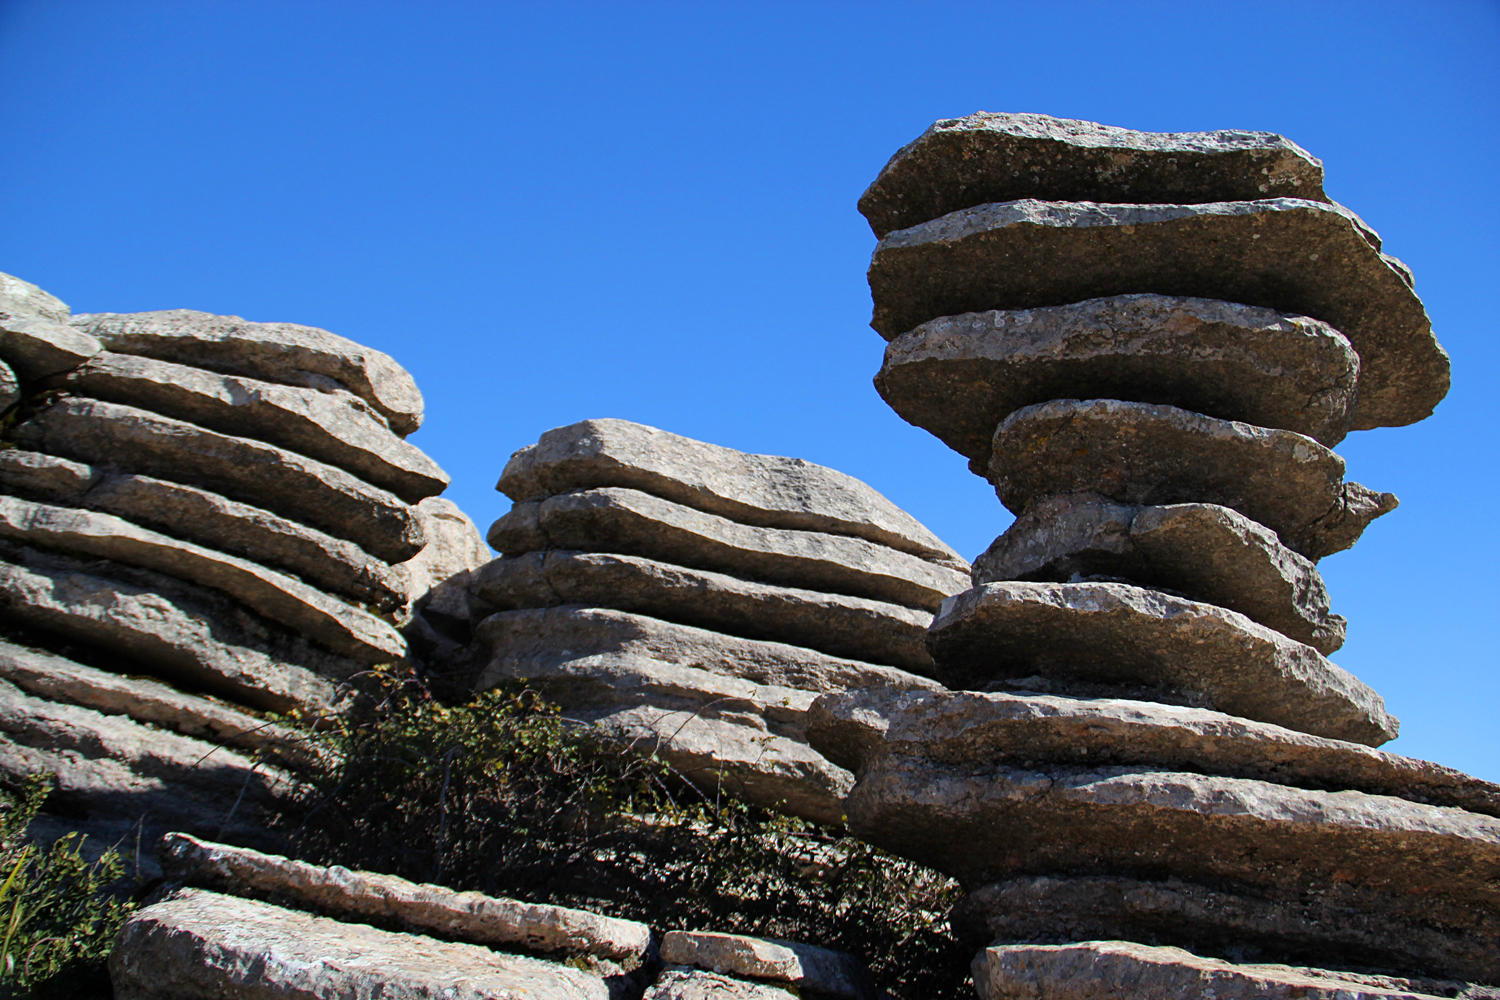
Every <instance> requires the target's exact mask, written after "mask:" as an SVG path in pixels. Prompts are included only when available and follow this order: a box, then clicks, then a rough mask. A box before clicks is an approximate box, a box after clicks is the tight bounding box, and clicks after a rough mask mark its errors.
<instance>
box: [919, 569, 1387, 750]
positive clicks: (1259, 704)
mask: <svg viewBox="0 0 1500 1000" xmlns="http://www.w3.org/2000/svg"><path fill="white" fill-rule="evenodd" d="M928 648H929V650H931V652H932V658H933V660H934V662H935V663H936V664H937V669H936V670H935V671H934V676H936V677H938V678H939V679H940V680H942V681H944V682H945V683H947V684H948V685H949V686H951V687H980V686H983V685H985V684H988V683H991V682H996V681H998V682H1004V681H1005V680H1006V679H1007V678H1016V677H1024V676H1026V675H1028V674H1033V673H1034V674H1040V675H1042V676H1044V677H1055V678H1059V679H1062V680H1071V679H1078V680H1082V681H1094V682H1103V683H1125V684H1129V683H1132V682H1137V683H1140V682H1143V683H1146V684H1154V685H1159V686H1161V687H1163V688H1168V689H1172V688H1178V689H1186V690H1189V691H1197V692H1202V694H1204V695H1205V696H1206V697H1207V699H1208V701H1209V702H1210V704H1211V706H1212V707H1214V708H1216V709H1218V710H1220V711H1223V712H1228V713H1230V714H1233V715H1238V716H1242V717H1244V718H1247V719H1254V720H1256V721H1258V722H1270V723H1274V724H1275V725H1279V726H1285V727H1287V728H1288V729H1296V730H1299V731H1301V732H1305V733H1311V734H1313V735H1315V736H1326V737H1329V738H1331V739H1340V740H1348V741H1351V742H1354V743H1364V744H1367V745H1370V746H1379V745H1380V744H1382V743H1385V742H1386V741H1388V740H1392V739H1395V738H1396V733H1397V731H1398V727H1399V723H1398V722H1397V721H1396V718H1395V717H1394V716H1392V715H1389V714H1388V713H1387V712H1386V710H1385V702H1384V701H1383V700H1382V699H1381V697H1380V696H1379V695H1378V694H1376V693H1375V692H1374V691H1373V690H1371V689H1370V688H1369V687H1368V686H1367V685H1365V684H1363V683H1361V682H1360V681H1359V680H1358V679H1356V678H1355V677H1354V676H1353V675H1352V674H1350V673H1348V672H1347V671H1345V670H1343V669H1341V668H1339V667H1337V666H1335V665H1334V664H1332V663H1329V662H1328V661H1327V660H1326V659H1324V658H1323V656H1322V655H1320V654H1319V653H1318V651H1317V650H1315V649H1313V648H1312V647H1311V646H1304V645H1303V644H1301V643H1299V642H1294V641H1292V640H1291V639H1288V638H1287V637H1286V636H1284V635H1282V634H1280V633H1279V632H1273V631H1271V630H1270V629H1268V628H1266V627H1264V626H1262V625H1257V624H1255V623H1254V622H1252V621H1251V620H1250V619H1248V618H1246V617H1245V616H1244V615H1241V614H1238V613H1237V612H1234V611H1229V610H1227V609H1225V608H1220V607H1216V606H1214V605H1211V604H1200V603H1198V602H1195V601H1187V600H1183V599H1182V598H1178V597H1172V596H1170V595H1168V594H1163V593H1161V592H1159V591H1154V590H1146V589H1143V588H1141V587H1132V586H1129V585H1127V584H1122V583H1022V582H1008V583H987V584H984V585H982V586H979V587H975V588H974V589H973V590H970V591H968V592H967V593H964V594H960V595H958V596H957V597H954V598H951V599H949V600H948V601H946V602H944V606H943V609H942V611H940V612H939V613H938V616H937V618H936V619H935V620H934V621H933V623H932V630H931V632H930V633H929V636H928Z"/></svg>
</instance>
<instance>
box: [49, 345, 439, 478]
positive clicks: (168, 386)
mask: <svg viewBox="0 0 1500 1000" xmlns="http://www.w3.org/2000/svg"><path fill="white" fill-rule="evenodd" d="M48 384H49V385H50V386H53V387H57V388H63V389H67V390H70V391H73V392H76V393H78V394H79V395H82V396H90V397H92V398H94V399H102V400H105V401H106V402H111V403H124V404H126V405H128V406H135V407H139V408H141V409H144V410H150V411H152V412H154V413H159V414H161V415H163V416H167V417H175V418H176V419H178V420H186V421H188V422H190V423H194V424H197V425H198V426H200V427H207V428H209V429H210V430H216V431H220V432H222V433H224V434H233V435H235V436H237V437H247V438H255V439H258V440H261V441H266V442H268V443H270V444H274V445H278V446H280V447H282V448H286V449H288V450H290V451H294V452H296V453H298V454H299V455H306V456H307V457H308V458H315V459H317V460H318V461H320V462H327V463H328V464H329V465H333V466H337V467H338V468H341V469H343V470H345V471H346V472H351V473H353V474H354V475H356V476H358V477H359V478H361V479H363V480H365V481H366V482H368V483H372V484H373V485H375V486H379V487H380V488H381V489H386V490H390V491H391V492H392V493H394V494H396V495H397V496H399V497H400V498H401V499H402V500H405V501H406V502H407V503H416V502H417V501H419V500H421V499H423V498H424V497H429V496H434V495H436V494H438V493H441V492H442V491H443V490H444V489H445V488H446V487H447V485H448V482H449V479H448V474H447V473H446V472H444V471H443V470H442V469H440V468H438V465H437V463H436V462H434V461H433V460H432V459H430V458H428V457H427V456H426V455H424V454H423V453H422V452H421V450H420V449H418V448H417V447H416V446H414V445H412V444H409V443H408V442H406V441H403V440H402V439H401V438H400V437H398V436H396V435H395V434H394V433H392V432H391V429H390V428H389V426H387V424H386V421H385V418H384V417H382V416H381V415H380V414H378V413H376V412H375V411H374V410H372V409H371V408H370V406H369V404H368V403H366V402H365V401H364V400H363V399H362V398H360V397H359V396H356V395H354V394H353V393H350V392H345V391H343V390H330V389H322V390H319V389H309V388H302V387H295V386H286V385H278V384H276V383H274V382H263V381H261V380H259V379H254V378H247V377H245V376H243V375H221V374H219V373H218V372H212V371H207V370H205V369H202V368H194V367H191V366H189V365H180V364H174V363H172V362H169V361H158V360H156V359H154V358H144V357H137V356H134V355H130V354H115V353H113V352H110V351H106V352H104V353H102V354H98V355H96V356H95V357H93V358H91V359H89V360H88V361H87V362H86V363H85V364H83V365H81V366H79V367H77V368H75V369H73V370H72V371H69V372H67V373H65V374H63V375H60V376H58V377H56V378H54V379H51V380H49V383H48Z"/></svg>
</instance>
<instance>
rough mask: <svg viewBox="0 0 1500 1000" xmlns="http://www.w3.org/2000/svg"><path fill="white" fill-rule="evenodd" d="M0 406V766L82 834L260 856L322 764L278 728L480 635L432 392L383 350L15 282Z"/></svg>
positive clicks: (278, 326)
mask: <svg viewBox="0 0 1500 1000" xmlns="http://www.w3.org/2000/svg"><path fill="white" fill-rule="evenodd" d="M0 395H3V396H4V399H3V402H4V404H5V406H6V411H5V416H4V440H3V441H0V623H3V637H0V702H3V706H0V715H3V722H0V773H3V774H4V775H7V776H11V777H14V776H18V775H21V774H27V773H33V772H36V771H51V772H54V773H55V774H56V775H57V778H58V782H59V787H58V789H57V791H56V792H55V793H54V795H53V797H52V799H50V800H49V808H52V809H57V810H62V811H64V812H67V813H68V814H70V816H71V817H73V818H70V819H69V820H68V824H69V825H70V826H71V827H73V828H80V827H81V828H82V829H85V830H87V831H89V832H91V833H94V834H95V835H97V836H99V837H101V838H102V839H103V841H104V842H105V843H110V842H115V841H117V840H120V839H121V838H122V837H125V838H126V839H127V842H129V843H135V842H138V841H139V840H141V839H144V841H145V842H146V843H147V844H149V843H150V842H151V841H152V840H153V839H154V837H155V836H156V835H157V834H159V833H160V832H162V831H163V830H166V829H186V830H189V831H195V832H201V833H206V834H208V835H220V834H223V835H227V834H228V833H229V832H231V831H232V832H234V834H235V835H236V837H238V838H239V839H241V840H242V841H243V842H248V843H263V842H264V841H265V838H266V834H265V833H264V830H263V829H262V828H261V827H260V826H259V824H258V823H256V822H255V818H256V815H257V808H258V806H259V805H260V804H262V803H263V802H266V801H268V799H269V797H271V796H273V795H275V794H276V793H277V791H278V790H285V789H286V788H287V787H288V786H289V784H290V783H294V782H295V781H296V773H297V771H298V769H299V768H300V767H302V766H304V765H305V764H306V763H307V759H306V750H305V749H303V748H302V747H301V746H300V745H299V742H298V740H297V738H296V737H295V736H294V735H293V733H292V732H291V731H290V730H288V729H285V728H283V727H281V726H279V725H278V724H276V723H275V722H274V721H273V720H271V719H268V718H267V717H266V714H267V713H276V714H287V713H293V712H295V713H299V714H302V715H304V716H308V717H312V716H316V715H318V714H320V713H326V712H336V711H338V710H339V709H340V706H341V704H343V703H344V702H345V701H346V695H347V688H346V687H345V684H344V682H345V681H347V680H348V679H349V678H350V677H352V676H353V675H355V674H357V673H358V672H360V671H363V670H365V669H367V668H368V667H370V666H372V665H375V664H381V663H394V662H399V661H403V660H406V659H408V658H410V657H413V656H420V655H421V654H423V653H427V652H431V651H433V650H438V649H441V648H442V647H443V644H444V643H447V644H448V645H449V646H452V645H455V644H456V643H457V642H461V641H464V640H465V639H466V638H467V637H466V636H465V635H463V634H456V635H455V634H454V633H455V631H456V630H458V631H459V632H460V633H461V631H462V629H465V628H466V627H467V617H468V610H467V604H466V595H467V582H468V571H470V570H472V569H475V568H477V567H478V566H480V565H482V564H483V563H484V562H486V561H488V559H489V558H490V556H491V553H490V552H489V550H488V548H486V547H485V545H484V543H483V541H482V539H481V538H480V537H479V533H478V531H477V529H475V527H474V526H473V524H472V523H471V522H470V521H469V520H468V519H467V518H466V517H464V516H463V514H462V513H461V512H459V511H458V509H457V508H456V507H454V506H453V505H452V504H451V503H450V502H449V501H446V500H443V499H441V498H439V497H438V496H437V494H439V493H441V492H442V490H443V489H444V487H446V485H447V483H448V476H447V475H446V474H445V473H444V472H443V471H442V470H441V469H440V468H438V466H437V465H436V464H435V463H434V462H433V461H432V460H431V459H430V458H428V457H427V456H426V455H424V454H423V453H422V452H421V451H420V450H418V449H417V448H415V447H414V446H413V445H411V444H410V443H409V442H407V441H406V440H405V438H406V436H407V435H408V434H409V433H410V432H412V431H414V430H416V429H417V427H418V426H419V425H420V424H421V420H422V396H421V393H420V392H419V391H418V390H417V387H416V384H415V383H414V382H413V381H412V379H411V376H410V375H409V374H407V373H406V371H404V370H403V369H402V368H401V367H400V366H399V365H397V364H396V363H395V362H394V361H392V360H391V359H390V358H389V357H387V356H386V355H384V354H381V353H380V352H378V351H373V350H370V349H369V348H366V347H361V346H360V345H358V344H355V343H353V342H352V341H349V340H346V339H344V338H342V337H338V336H335V335H334V334H331V333H327V332H325V331H322V330H316V329H313V328H311V327H305V326H295V325H292V324H286V323H249V322H246V321H244V320H241V319H239V318H238V317H233V316H212V315H209V314H207V313H199V312H191V311H187V310H176V311H171V312H156V313H138V314H114V313H103V314H94V315H80V316H73V315H71V314H70V311H69V309H68V307H67V306H66V305H65V304H63V303H62V302H61V301H59V300H58V299H56V298H54V297H53V296H51V295H49V294H47V293H46V292H44V291H42V290H41V289H39V288H37V287H36V286H34V285H31V284H29V283H27V282H24V281H21V280H19V279H17V278H12V277H10V276H7V275H0ZM78 817H82V819H79V818H78ZM146 857H147V858H149V852H147V854H146Z"/></svg>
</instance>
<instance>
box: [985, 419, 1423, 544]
mask: <svg viewBox="0 0 1500 1000" xmlns="http://www.w3.org/2000/svg"><path fill="white" fill-rule="evenodd" d="M989 471H990V480H991V482H993V483H994V484H995V492H996V493H997V494H998V495H999V497H1000V500H1001V502H1003V503H1004V504H1005V505H1006V506H1007V507H1009V508H1010V509H1011V510H1012V511H1014V512H1015V513H1017V514H1020V513H1022V512H1023V511H1024V510H1025V509H1026V507H1027V506H1028V505H1029V504H1031V503H1034V502H1035V501H1037V500H1039V499H1040V498H1042V497H1045V496H1052V495H1057V494H1063V493H1086V492H1089V491H1094V492H1097V493H1100V494H1102V495H1104V496H1106V497H1108V498H1109V499H1111V500H1116V501H1120V502H1122V503H1136V504H1172V503H1214V504H1219V505H1221V506H1224V507H1229V508H1231V509H1233V510H1237V511H1239V512H1240V513H1241V514H1244V515H1245V516H1246V517H1249V518H1251V519H1252V520H1255V521H1259V522H1260V523H1261V524H1263V525H1265V526H1266V527H1268V528H1270V529H1271V530H1272V531H1274V532H1276V534H1277V535H1279V536H1280V537H1281V541H1282V542H1283V543H1285V544H1286V545H1287V546H1288V547H1289V548H1291V549H1293V550H1295V551H1297V552H1300V553H1302V554H1303V555H1305V556H1308V557H1309V558H1312V559H1319V558H1321V557H1323V556H1326V555H1329V554H1331V553H1334V552H1338V551H1340V550H1342V549H1346V548H1348V547H1349V546H1351V545H1353V544H1354V543H1355V542H1356V541H1357V540H1358V539H1359V536H1360V534H1361V533H1362V532H1363V531H1364V529H1365V526H1366V525H1367V524H1369V522H1370V521H1372V520H1374V519H1375V518H1377V517H1379V516H1381V515H1382V514H1385V513H1388V512H1389V511H1391V510H1394V509H1395V507H1396V504H1397V500H1396V498H1395V496H1393V495H1392V494H1389V493H1375V492H1374V491H1372V490H1369V489H1367V488H1365V487H1363V486H1360V485H1359V484H1358V483H1346V482H1344V460H1343V459H1342V458H1340V457H1339V456H1338V455H1336V454H1334V453H1333V452H1332V451H1329V450H1328V449H1327V448H1325V447H1323V446H1322V445H1320V444H1318V443H1317V442H1316V441H1313V440H1312V439H1311V438H1307V437H1304V436H1303V435H1301V434H1296V433H1293V432H1291V431H1281V430H1272V429H1268V428H1264V427H1255V426H1253V425H1251V424H1245V423H1240V422H1238V421H1234V420H1219V419H1216V418H1214V417H1205V416H1203V415H1202V414H1198V413H1192V412H1190V411H1188V410H1182V409H1178V408H1177V407H1175V406H1160V405H1153V404H1149V403H1130V402H1122V401H1120V400H1114V399H1088V400H1078V399H1054V400H1052V401H1050V402H1047V403H1041V404H1038V405H1035V406H1028V407H1025V408H1023V409H1020V410H1017V411H1016V412H1014V413H1012V414H1011V415H1010V416H1008V417H1006V418H1005V420H1004V422H1002V423H1001V424H1000V426H999V427H998V428H997V429H996V430H995V437H994V452H993V454H992V455H991V456H990V465H989Z"/></svg>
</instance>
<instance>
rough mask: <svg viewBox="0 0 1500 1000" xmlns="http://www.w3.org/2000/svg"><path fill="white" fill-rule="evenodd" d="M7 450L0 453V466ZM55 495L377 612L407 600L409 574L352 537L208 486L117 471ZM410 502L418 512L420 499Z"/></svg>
mask: <svg viewBox="0 0 1500 1000" xmlns="http://www.w3.org/2000/svg"><path fill="white" fill-rule="evenodd" d="M6 454H9V453H6V452H0V468H3V462H4V461H5V459H4V456H5V455H6ZM56 461H59V462H60V461H63V460H62V459H57V460H56ZM75 464H76V463H71V462H69V463H68V465H75ZM78 468H80V469H86V468H88V467H87V466H78ZM0 476H3V473H0ZM0 481H3V480H0ZM60 502H64V503H68V504H69V505H70V506H87V507H91V508H95V509H97V510H102V511H106V512H108V513H110V514H116V515H118V516H120V517H122V518H125V519H126V520H129V521H133V522H135V523H136V524H141V525H145V526H147V527H151V528H156V529H158V530H160V531H165V532H168V533H169V534H173V535H176V536H178V537H179V538H184V539H187V540H188V541H192V542H197V543H199V544H200V545H207V546H211V547H212V548H216V549H219V550H220V551H223V552H229V553H233V554H235V555H239V556H244V557H245V558H247V559H251V560H253V561H255V562H257V563H262V564H264V565H266V566H269V567H272V568H276V569H282V570H286V571H288V572H291V573H295V574H297V575H298V576H300V577H302V578H303V579H304V580H306V581H308V582H309V583H311V584H313V585H314V586H316V587H319V588H321V589H324V590H327V591H330V592H332V593H337V594H347V595H349V596H350V597H353V598H355V599H356V600H358V601H361V602H364V603H365V604H368V605H369V606H370V607H372V608H374V609H375V610H376V611H378V612H382V613H390V612H396V611H399V610H400V609H401V608H402V607H404V606H405V605H406V604H407V603H408V589H409V586H410V579H411V578H410V575H409V573H408V571H407V570H406V569H404V568H402V567H396V566H390V565H388V564H386V563H383V562H381V561H380V560H379V559H376V558H374V557H373V556H371V555H370V554H369V553H367V552H366V551H365V550H364V549H362V548H360V547H359V546H358V545H355V544H354V543H353V542H346V541H344V540H343V539H342V538H334V537H333V536H332V535H327V534H324V533H323V532H321V531H318V530H317V529H316V528H309V527H307V526H306V525H304V524H298V523H297V522H296V521H290V520H287V519H286V518H284V517H280V516H278V515H276V514H272V513H271V512H270V511H268V510H262V509H261V508H259V507H252V506H250V505H249V504H243V503H238V502H236V501H234V500H230V499H228V498H227V497H223V496H220V495H219V494H217V493H211V492H209V491H208V490H200V489H198V488H197V487H194V486H184V485H182V484H181V483H170V482H167V481H166V480H164V479H155V478H153V477H151V476H136V475H127V474H116V475H109V476H105V477H104V478H103V479H102V480H101V481H99V483H98V485H96V486H94V487H93V488H92V489H91V490H90V491H89V492H88V494H87V497H86V498H84V497H79V498H78V499H77V500H61V501H60ZM424 502H425V501H424ZM417 509H418V512H419V513H420V511H421V505H420V504H419V505H418V507H417ZM429 544H430V543H429ZM423 551H426V550H425V549H424V550H423ZM402 565H403V566H406V565H408V564H402Z"/></svg>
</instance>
